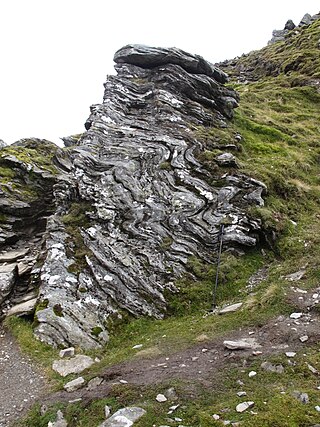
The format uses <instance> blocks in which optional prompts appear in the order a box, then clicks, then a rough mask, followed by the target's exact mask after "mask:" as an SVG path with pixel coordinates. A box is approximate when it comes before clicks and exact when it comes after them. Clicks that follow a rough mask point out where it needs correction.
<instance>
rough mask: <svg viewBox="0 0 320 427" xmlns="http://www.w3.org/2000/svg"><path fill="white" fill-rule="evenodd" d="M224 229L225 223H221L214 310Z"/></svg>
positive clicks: (213, 300) (213, 297)
mask: <svg viewBox="0 0 320 427" xmlns="http://www.w3.org/2000/svg"><path fill="white" fill-rule="evenodd" d="M223 231H224V224H221V225H220V233H219V238H220V245H219V253H218V260H217V271H216V280H215V283H214V289H213V295H212V309H213V310H214V309H215V308H216V294H217V287H218V280H219V270H220V260H221V252H222V243H223Z"/></svg>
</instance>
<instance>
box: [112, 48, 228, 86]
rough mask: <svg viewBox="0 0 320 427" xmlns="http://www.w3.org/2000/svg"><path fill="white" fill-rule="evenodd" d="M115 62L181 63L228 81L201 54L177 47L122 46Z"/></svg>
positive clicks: (144, 64) (191, 70) (149, 65)
mask: <svg viewBox="0 0 320 427" xmlns="http://www.w3.org/2000/svg"><path fill="white" fill-rule="evenodd" d="M114 62H116V63H117V64H121V63H125V64H132V65H137V66H139V67H142V68H154V67H158V66H162V65H167V64H174V65H179V66H180V67H182V68H183V69H184V70H186V71H187V72H188V73H192V74H205V75H207V76H209V77H212V78H214V79H215V80H216V81H217V82H219V83H226V82H227V79H228V77H227V75H226V74H225V73H224V72H223V71H221V70H219V68H217V67H216V66H214V65H213V64H210V62H208V61H206V60H205V59H203V58H202V57H201V56H199V55H192V54H190V53H188V52H184V51H183V50H181V49H177V48H175V47H174V48H169V49H168V48H161V47H150V46H144V45H137V44H131V45H127V46H124V47H122V48H121V49H119V50H118V51H117V52H116V53H115V55H114Z"/></svg>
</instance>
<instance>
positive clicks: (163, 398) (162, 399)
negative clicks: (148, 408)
mask: <svg viewBox="0 0 320 427" xmlns="http://www.w3.org/2000/svg"><path fill="white" fill-rule="evenodd" d="M167 400H168V399H167V398H166V396H165V395H164V394H158V395H157V397H156V401H157V402H160V403H163V402H166V401H167Z"/></svg>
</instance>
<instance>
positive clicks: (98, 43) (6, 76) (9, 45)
mask: <svg viewBox="0 0 320 427" xmlns="http://www.w3.org/2000/svg"><path fill="white" fill-rule="evenodd" d="M319 9H320V6H319V2H318V1H316V0H304V1H299V0H265V1H257V0H242V1H240V0H226V1H214V0H211V1H210V0H193V1H188V0H160V1H152V0H148V1H147V0H121V1H119V0H118V1H112V0H111V1H110V0H0V39H1V68H0V73H1V78H0V138H1V139H3V140H4V141H6V142H7V143H12V142H14V141H16V140H18V139H20V138H25V137H32V136H35V137H39V138H46V139H49V140H52V141H54V142H58V141H59V137H61V136H68V135H71V134H74V133H79V132H83V130H84V126H83V124H84V122H85V120H86V118H87V117H88V115H89V107H90V105H91V104H95V103H101V101H102V96H103V83H104V81H105V78H106V75H107V74H110V73H113V60H112V58H113V54H114V52H115V51H116V50H117V49H119V48H120V47H122V46H124V45H126V44H128V43H141V44H147V45H152V46H164V47H170V46H176V47H179V48H182V49H184V50H186V51H188V52H191V53H197V54H200V55H202V56H203V57H205V58H206V59H208V60H209V61H211V62H217V61H222V60H224V59H230V58H233V57H235V56H239V55H241V54H242V53H248V52H249V51H251V50H254V49H259V48H261V47H263V46H265V45H266V44H267V41H268V40H269V39H270V38H271V33H272V30H273V29H275V28H276V29H282V28H283V27H284V24H285V22H286V21H287V19H289V18H291V19H293V21H294V22H295V24H298V23H299V21H300V19H301V18H302V16H303V15H304V14H305V13H306V12H309V13H310V14H315V13H318V12H319Z"/></svg>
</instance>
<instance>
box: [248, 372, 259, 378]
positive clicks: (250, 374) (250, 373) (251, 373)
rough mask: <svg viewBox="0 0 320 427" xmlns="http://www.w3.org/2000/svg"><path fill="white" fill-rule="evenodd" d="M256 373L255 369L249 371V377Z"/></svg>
mask: <svg viewBox="0 0 320 427" xmlns="http://www.w3.org/2000/svg"><path fill="white" fill-rule="evenodd" d="M256 375H257V373H256V371H250V372H249V378H252V377H255V376H256Z"/></svg>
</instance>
